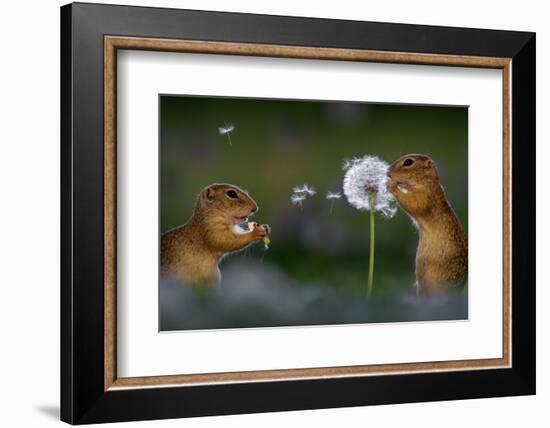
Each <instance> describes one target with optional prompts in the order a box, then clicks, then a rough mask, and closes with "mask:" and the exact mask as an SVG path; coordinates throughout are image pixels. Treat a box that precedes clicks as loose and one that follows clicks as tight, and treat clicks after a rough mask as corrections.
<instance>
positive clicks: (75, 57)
mask: <svg viewBox="0 0 550 428" xmlns="http://www.w3.org/2000/svg"><path fill="white" fill-rule="evenodd" d="M104 35H119V36H137V37H153V38H171V39H189V40H213V41H226V42H244V43H265V44H281V45H296V46H321V47H334V48H352V49H369V50H383V51H399V52H415V53H431V54H450V55H473V56H495V57H506V58H512V59H513V62H512V127H511V128H512V165H513V182H512V207H516V208H515V209H513V212H512V242H513V249H512V368H510V369H494V370H471V371H458V372H441V373H422V374H408V375H391V376H383V375H381V376H370V377H354V378H338V379H312V380H292V381H276V382H258V383H244V384H224V385H210V386H187V387H168V388H149V389H134V390H116V391H112V390H111V391H107V392H105V391H104V384H103V382H104V342H103V340H104V321H103V308H104V300H103V298H104V294H103V231H104V228H103V218H104V217H103V54H104V51H103V37H104ZM534 393H535V34H534V33H526V32H511V31H495V30H480V29H466V28H450V27H434V26H419V25H407V24H388V23H374V22H358V21H343V20H327V19H311V18H296V17H283V16H267V15H250V14H235V13H220V12H204V11H189V10H179V9H160V8H143V7H128V6H109V5H99V4H85V3H74V4H70V5H66V6H63V7H62V8H61V420H63V421H65V422H68V423H72V424H84V423H98V422H115V421H130V420H143V419H164V418H178V417H190V416H204V415H223V414H237V413H257V412H269V411H283V410H301V409H315V408H328V407H347V406H363V405H371V404H391V403H404V402H418V401H438V400H454V399H466V398H481V397H497V396H511V395H529V394H534Z"/></svg>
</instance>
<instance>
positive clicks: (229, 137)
mask: <svg viewBox="0 0 550 428" xmlns="http://www.w3.org/2000/svg"><path fill="white" fill-rule="evenodd" d="M227 138H228V139H229V145H230V146H232V145H233V144H232V143H231V134H230V133H229V132H228V133H227Z"/></svg>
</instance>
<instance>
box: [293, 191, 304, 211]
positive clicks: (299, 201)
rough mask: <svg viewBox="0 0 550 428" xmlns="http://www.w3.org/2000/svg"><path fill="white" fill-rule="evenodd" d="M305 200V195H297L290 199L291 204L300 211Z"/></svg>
mask: <svg viewBox="0 0 550 428" xmlns="http://www.w3.org/2000/svg"><path fill="white" fill-rule="evenodd" d="M305 200H306V195H304V194H297V193H295V194H293V195H292V196H291V197H290V202H291V203H292V205H298V206H299V207H300V209H302V204H303V202H304V201H305Z"/></svg>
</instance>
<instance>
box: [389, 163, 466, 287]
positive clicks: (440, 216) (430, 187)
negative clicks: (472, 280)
mask: <svg viewBox="0 0 550 428" xmlns="http://www.w3.org/2000/svg"><path fill="white" fill-rule="evenodd" d="M388 176H389V178H390V181H389V184H388V188H389V191H390V192H391V193H392V194H393V195H394V196H395V198H396V199H397V202H398V203H399V205H400V206H401V208H403V210H405V212H407V214H409V216H410V217H411V218H412V220H413V222H414V223H415V225H416V226H417V227H418V230H419V242H418V249H417V252H416V280H417V286H418V287H419V292H420V293H421V294H426V295H436V294H441V293H444V292H446V291H450V290H461V289H462V288H463V287H464V284H465V282H466V280H467V276H468V246H467V243H466V238H465V237H464V232H463V230H462V226H461V225H460V221H459V220H458V218H457V216H456V214H455V213H454V211H453V209H452V208H451V206H450V204H449V202H448V201H447V198H446V197H445V192H444V190H443V187H442V186H441V184H440V183H439V175H438V172H437V167H436V165H435V163H434V161H433V160H432V159H431V158H429V157H428V156H425V155H418V154H411V155H407V156H402V157H401V158H399V159H397V160H396V161H395V162H394V163H393V164H392V165H391V166H390V169H389V171H388Z"/></svg>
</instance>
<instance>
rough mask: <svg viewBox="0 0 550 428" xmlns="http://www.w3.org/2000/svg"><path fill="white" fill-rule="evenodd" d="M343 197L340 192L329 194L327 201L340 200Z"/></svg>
mask: <svg viewBox="0 0 550 428" xmlns="http://www.w3.org/2000/svg"><path fill="white" fill-rule="evenodd" d="M341 197H342V194H341V193H340V192H330V191H329V192H327V196H326V198H327V199H329V200H330V199H340V198H341Z"/></svg>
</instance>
